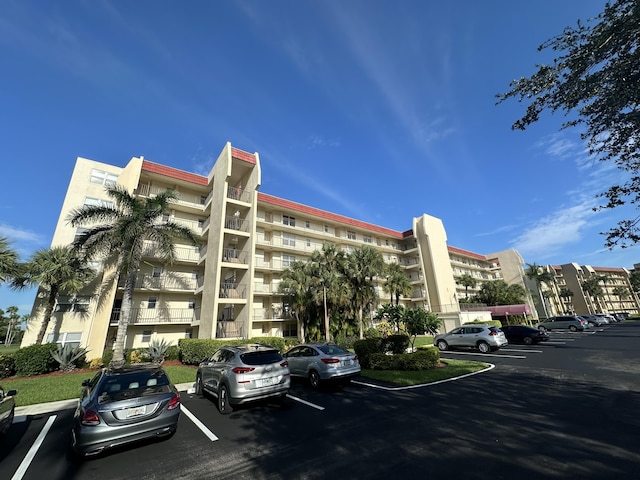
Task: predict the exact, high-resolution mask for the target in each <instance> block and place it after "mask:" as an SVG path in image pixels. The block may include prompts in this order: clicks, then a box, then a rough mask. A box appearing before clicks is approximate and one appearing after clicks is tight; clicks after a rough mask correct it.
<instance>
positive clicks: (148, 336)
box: [142, 330, 153, 343]
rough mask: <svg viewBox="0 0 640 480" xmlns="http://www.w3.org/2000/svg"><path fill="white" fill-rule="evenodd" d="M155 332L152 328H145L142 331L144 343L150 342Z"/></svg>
mask: <svg viewBox="0 0 640 480" xmlns="http://www.w3.org/2000/svg"><path fill="white" fill-rule="evenodd" d="M152 333H153V332H152V331H151V330H143V331H142V343H149V342H150V341H151V334H152Z"/></svg>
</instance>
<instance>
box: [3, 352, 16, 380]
mask: <svg viewBox="0 0 640 480" xmlns="http://www.w3.org/2000/svg"><path fill="white" fill-rule="evenodd" d="M15 374H16V362H15V360H14V359H13V354H11V355H9V354H5V353H0V378H7V377H12V376H13V375H15Z"/></svg>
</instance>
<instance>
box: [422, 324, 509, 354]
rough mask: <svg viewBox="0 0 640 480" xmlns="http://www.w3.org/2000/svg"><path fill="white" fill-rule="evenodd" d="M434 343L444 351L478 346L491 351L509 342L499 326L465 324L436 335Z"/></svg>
mask: <svg viewBox="0 0 640 480" xmlns="http://www.w3.org/2000/svg"><path fill="white" fill-rule="evenodd" d="M433 344H434V345H435V346H436V347H438V349H440V350H442V351H444V350H448V349H449V348H477V349H478V350H480V352H482V353H489V352H492V351H495V350H498V349H499V348H501V347H504V346H506V345H508V344H509V342H508V341H507V337H505V335H504V332H503V331H502V330H500V329H499V328H498V327H494V326H489V325H463V326H462V327H458V328H454V329H453V330H451V331H450V332H449V333H441V334H439V335H436V336H435V338H434V339H433Z"/></svg>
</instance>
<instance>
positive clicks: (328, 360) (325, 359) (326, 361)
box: [322, 358, 340, 365]
mask: <svg viewBox="0 0 640 480" xmlns="http://www.w3.org/2000/svg"><path fill="white" fill-rule="evenodd" d="M322 363H326V364H327V365H328V364H330V363H340V360H339V359H337V358H323V359H322Z"/></svg>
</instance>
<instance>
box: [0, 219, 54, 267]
mask: <svg viewBox="0 0 640 480" xmlns="http://www.w3.org/2000/svg"><path fill="white" fill-rule="evenodd" d="M0 237H6V238H7V240H9V242H10V243H11V248H13V249H15V251H17V252H18V254H19V255H20V256H21V257H23V258H24V257H28V256H30V255H31V254H32V253H33V251H34V250H36V249H38V248H43V247H45V246H48V241H49V239H45V238H44V237H43V236H42V235H40V234H38V233H35V232H33V231H31V230H24V229H22V228H17V227H14V226H11V225H7V224H6V223H0Z"/></svg>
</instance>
